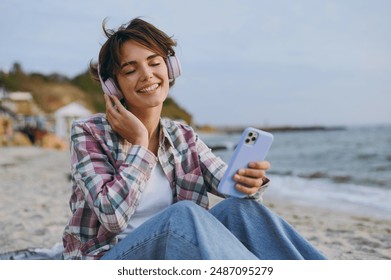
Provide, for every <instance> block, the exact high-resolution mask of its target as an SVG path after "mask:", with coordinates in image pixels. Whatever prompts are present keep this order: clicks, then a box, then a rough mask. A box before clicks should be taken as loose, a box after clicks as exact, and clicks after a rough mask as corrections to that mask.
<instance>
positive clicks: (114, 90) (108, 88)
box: [101, 78, 123, 100]
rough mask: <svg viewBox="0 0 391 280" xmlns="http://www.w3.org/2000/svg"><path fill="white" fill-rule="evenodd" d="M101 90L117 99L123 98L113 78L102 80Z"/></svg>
mask: <svg viewBox="0 0 391 280" xmlns="http://www.w3.org/2000/svg"><path fill="white" fill-rule="evenodd" d="M101 84H102V89H103V92H104V93H105V94H107V95H109V96H116V97H117V98H118V99H119V100H121V99H122V98H123V95H122V92H121V91H120V90H119V88H118V87H117V85H116V84H115V82H114V81H113V79H111V78H109V79H107V80H106V81H104V82H103V81H102V80H101Z"/></svg>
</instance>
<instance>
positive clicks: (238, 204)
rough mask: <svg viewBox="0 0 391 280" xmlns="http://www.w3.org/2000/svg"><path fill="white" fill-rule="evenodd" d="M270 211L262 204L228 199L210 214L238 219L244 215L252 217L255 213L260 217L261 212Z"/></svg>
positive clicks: (239, 199)
mask: <svg viewBox="0 0 391 280" xmlns="http://www.w3.org/2000/svg"><path fill="white" fill-rule="evenodd" d="M265 211H268V210H267V208H266V207H265V206H264V205H262V204H261V203H259V202H257V201H255V200H251V199H242V198H227V199H225V200H223V201H221V202H220V203H218V204H217V205H216V206H214V207H213V208H212V209H211V210H210V213H211V214H212V215H214V216H221V215H223V216H225V217H231V216H233V217H238V216H241V215H242V214H246V215H250V216H251V214H252V213H253V214H255V215H258V214H259V213H260V212H265Z"/></svg>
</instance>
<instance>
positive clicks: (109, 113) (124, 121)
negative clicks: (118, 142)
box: [104, 94, 149, 148]
mask: <svg viewBox="0 0 391 280" xmlns="http://www.w3.org/2000/svg"><path fill="white" fill-rule="evenodd" d="M104 96H105V101H106V117H107V120H108V121H109V124H110V125H111V127H112V128H113V130H114V131H115V132H117V133H118V134H119V135H121V136H122V137H123V138H125V139H126V140H127V141H128V142H130V143H131V144H133V145H141V146H144V147H145V148H148V142H149V141H148V130H147V128H146V127H145V126H144V124H143V123H142V122H141V121H140V120H139V119H138V118H137V117H136V116H135V115H133V114H132V113H131V112H129V111H128V110H127V109H126V108H125V107H124V106H123V105H122V104H121V102H120V101H119V100H118V98H117V97H116V96H108V95H106V94H105V95H104ZM113 103H114V104H113Z"/></svg>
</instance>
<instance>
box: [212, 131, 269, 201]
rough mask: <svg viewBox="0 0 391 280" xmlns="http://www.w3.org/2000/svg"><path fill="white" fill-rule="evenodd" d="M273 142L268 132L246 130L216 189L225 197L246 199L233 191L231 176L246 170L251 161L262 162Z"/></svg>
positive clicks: (240, 193) (242, 194) (233, 185)
mask: <svg viewBox="0 0 391 280" xmlns="http://www.w3.org/2000/svg"><path fill="white" fill-rule="evenodd" d="M272 142H273V135H272V134H271V133H269V132H266V131H263V130H259V129H256V128H253V127H248V128H246V129H245V130H244V131H243V133H242V135H241V137H240V140H239V143H238V145H237V146H236V148H235V151H234V153H233V155H232V157H231V159H230V162H229V164H228V167H227V170H226V171H225V173H224V175H223V178H221V181H220V183H219V185H218V187H217V190H218V191H219V192H220V193H222V194H225V195H229V196H233V197H240V198H243V197H246V196H247V195H246V194H244V193H242V192H240V191H238V190H236V189H235V184H236V183H235V181H234V180H233V176H234V175H235V173H236V172H237V171H238V170H239V169H240V168H247V167H248V164H249V163H250V162H253V161H263V160H264V159H265V158H266V155H267V153H268V151H269V149H270V146H271V145H272Z"/></svg>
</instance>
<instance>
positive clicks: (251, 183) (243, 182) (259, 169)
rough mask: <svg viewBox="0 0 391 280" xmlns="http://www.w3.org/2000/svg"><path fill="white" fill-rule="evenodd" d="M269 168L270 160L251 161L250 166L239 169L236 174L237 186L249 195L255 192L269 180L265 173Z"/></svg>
mask: <svg viewBox="0 0 391 280" xmlns="http://www.w3.org/2000/svg"><path fill="white" fill-rule="evenodd" d="M269 168H270V163H269V162H268V161H257V162H250V163H249V165H248V168H243V169H239V170H238V172H236V174H235V175H234V178H233V179H234V181H235V182H236V185H235V188H236V189H237V190H238V191H240V192H242V193H244V194H247V195H252V194H255V193H256V192H257V191H258V190H259V189H260V188H261V186H262V185H263V184H264V183H266V182H267V181H268V179H267V178H266V177H265V174H266V171H267V170H268V169H269Z"/></svg>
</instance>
